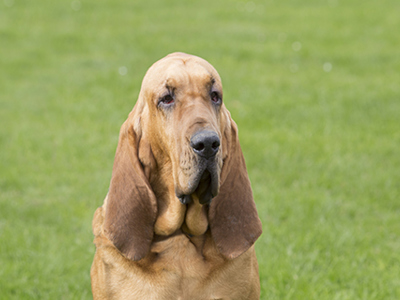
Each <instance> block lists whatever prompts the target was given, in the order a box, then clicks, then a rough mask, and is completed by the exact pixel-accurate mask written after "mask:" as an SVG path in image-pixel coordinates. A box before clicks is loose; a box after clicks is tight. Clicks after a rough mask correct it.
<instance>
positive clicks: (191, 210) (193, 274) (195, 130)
mask: <svg viewBox="0 0 400 300" xmlns="http://www.w3.org/2000/svg"><path fill="white" fill-rule="evenodd" d="M93 232H94V235H95V240H94V243H95V244H96V254H95V257H94V261H93V265H92V269H91V280H92V291H93V297H94V299H185V300H186V299H187V300H196V299H198V300H203V299H246V300H249V299H259V297H260V282H259V276H258V263H257V259H256V254H255V250H254V242H255V241H256V240H257V238H258V237H259V236H260V234H261V222H260V219H259V217H258V214H257V211H256V206H255V203H254V200H253V196H252V190H251V187H250V181H249V178H248V175H247V171H246V165H245V161H244V158H243V154H242V151H241V148H240V145H239V140H238V130H237V126H236V124H235V123H234V121H233V120H232V119H231V116H230V113H229V112H228V110H227V109H226V108H225V105H224V103H223V101H222V84H221V79H220V77H219V75H218V73H217V71H216V70H215V69H214V68H213V67H212V66H211V65H210V64H209V63H208V62H206V61H205V60H203V59H201V58H199V57H196V56H192V55H188V54H184V53H173V54H170V55H168V56H167V57H165V58H163V59H161V60H160V61H158V62H156V63H155V64H154V65H153V66H152V67H151V68H150V69H149V70H148V71H147V73H146V75H145V77H144V79H143V83H142V87H141V91H140V94H139V99H138V101H137V103H136V105H135V107H134V108H133V110H132V112H131V113H130V114H129V116H128V119H127V120H126V121H125V123H124V124H123V125H122V127H121V131H120V135H119V142H118V147H117V151H116V155H115V160H114V167H113V171H112V178H111V183H110V188H109V191H108V194H107V196H106V198H105V200H104V204H103V206H102V207H100V208H98V209H97V210H96V213H95V215H94V219H93Z"/></svg>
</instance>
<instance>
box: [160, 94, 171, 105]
mask: <svg viewBox="0 0 400 300" xmlns="http://www.w3.org/2000/svg"><path fill="white" fill-rule="evenodd" d="M174 101H175V100H174V97H173V96H172V95H171V94H167V95H164V96H162V97H161V98H160V100H159V101H158V105H160V104H163V105H171V104H172V103H174Z"/></svg>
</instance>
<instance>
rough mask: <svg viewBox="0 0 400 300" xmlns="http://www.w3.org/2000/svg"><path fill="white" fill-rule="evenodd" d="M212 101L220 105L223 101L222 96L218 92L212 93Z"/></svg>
mask: <svg viewBox="0 0 400 300" xmlns="http://www.w3.org/2000/svg"><path fill="white" fill-rule="evenodd" d="M211 100H212V102H214V103H216V104H219V103H221V101H222V99H221V96H220V95H219V94H218V93H217V92H211Z"/></svg>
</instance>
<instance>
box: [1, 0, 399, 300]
mask: <svg viewBox="0 0 400 300" xmlns="http://www.w3.org/2000/svg"><path fill="white" fill-rule="evenodd" d="M0 1H1V2H0V266H1V267H0V291H1V293H0V298H1V299H91V290H90V275H89V271H90V266H91V263H92V259H93V255H94V251H95V247H94V245H93V244H92V239H93V236H92V232H91V221H92V216H93V213H94V211H95V209H96V208H97V207H98V206H100V205H102V202H103V199H104V197H105V195H106V193H107V190H108V185H109V180H110V178H111V170H112V165H113V159H114V154H115V149H116V146H117V140H118V132H119V128H120V126H121V125H122V123H123V122H124V120H125V119H126V117H127V115H128V113H129V112H130V110H131V109H132V107H133V105H134V104H135V101H136V99H137V95H138V93H139V89H140V84H141V80H142V78H143V76H144V74H145V72H146V70H147V69H148V67H149V66H150V65H151V64H152V63H154V62H155V61H157V60H158V59H160V58H161V57H163V56H165V55H167V54H168V53H170V52H174V51H183V52H187V53H191V54H195V55H198V56H201V57H203V58H205V59H206V60H208V61H209V62H210V63H211V64H213V65H214V66H215V68H216V69H217V70H218V71H219V73H220V75H221V77H222V80H223V84H224V91H225V92H224V101H225V104H226V106H227V107H228V109H229V110H230V111H231V113H232V116H233V118H234V119H235V121H236V122H237V123H238V126H239V130H240V132H239V133H240V140H241V144H242V149H243V152H244V155H245V158H246V162H247V166H248V171H249V175H250V179H251V181H252V186H253V190H254V196H255V201H256V203H257V207H258V210H259V214H260V217H261V219H262V222H263V230H264V232H263V235H262V236H261V238H260V239H259V240H258V242H257V244H256V245H257V246H256V250H257V255H258V259H259V267H260V280H261V289H262V291H261V299H341V300H342V299H351V300H353V299H400V226H399V219H400V218H399V214H400V121H399V120H400V52H399V51H400V50H399V49H400V36H399V32H398V29H399V28H400V2H399V1H397V0H382V1H370V0H366V1H365V0H364V1H361V0H352V1H344V0H303V1H300V0H288V1H277V0H266V1H241V0H239V1H227V0H226V1H220V0H213V1H210V0H202V1H185V2H183V1H175V0H168V1H155V0H146V1H126V0H125V1H121V0H114V1H108V0H105V1H95V0H82V1H80V0H68V1H64V0H63V1H50V0H41V1H28V0H0Z"/></svg>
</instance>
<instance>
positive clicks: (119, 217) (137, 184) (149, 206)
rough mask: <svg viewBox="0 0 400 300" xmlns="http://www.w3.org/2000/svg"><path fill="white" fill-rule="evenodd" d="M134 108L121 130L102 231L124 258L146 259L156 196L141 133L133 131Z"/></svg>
mask: <svg viewBox="0 0 400 300" xmlns="http://www.w3.org/2000/svg"><path fill="white" fill-rule="evenodd" d="M135 109H138V108H137V107H136V108H134V110H133V111H132V112H131V114H130V115H129V117H128V120H126V121H125V123H124V124H123V125H122V127H121V131H120V135H119V142H118V146H117V152H116V154H115V160H114V167H113V172H112V178H111V184H110V189H109V191H108V200H107V205H106V215H105V221H104V232H105V234H106V236H107V237H108V238H109V239H110V240H111V242H112V243H113V244H114V245H115V247H116V248H117V249H118V250H119V251H120V252H121V253H122V254H123V255H124V256H126V257H127V258H129V259H131V260H134V261H137V260H140V259H142V258H143V257H145V256H146V254H147V253H148V252H149V250H150V244H151V242H152V239H153V232H154V222H155V219H156V214H157V202H156V199H155V195H154V193H153V191H152V189H151V187H150V184H149V181H148V179H147V178H146V176H145V174H144V171H143V166H142V165H141V163H140V161H139V158H138V155H139V149H138V148H139V142H140V135H141V133H140V132H138V130H135V129H134V127H135V126H134V122H137V123H139V121H140V120H134V119H135V117H137V118H140V116H139V115H138V114H136V116H135V112H134V111H135Z"/></svg>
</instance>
